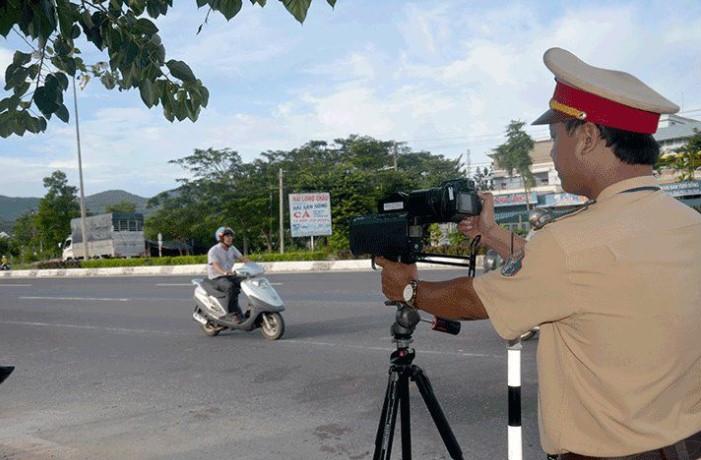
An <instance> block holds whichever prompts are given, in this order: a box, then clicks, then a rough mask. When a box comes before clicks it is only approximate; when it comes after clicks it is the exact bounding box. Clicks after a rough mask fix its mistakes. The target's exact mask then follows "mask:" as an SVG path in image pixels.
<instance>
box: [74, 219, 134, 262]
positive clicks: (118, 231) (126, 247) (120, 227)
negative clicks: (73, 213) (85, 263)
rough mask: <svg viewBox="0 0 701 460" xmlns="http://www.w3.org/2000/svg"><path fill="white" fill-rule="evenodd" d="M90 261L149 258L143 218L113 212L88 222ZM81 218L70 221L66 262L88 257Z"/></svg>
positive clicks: (86, 222) (86, 231) (87, 233)
mask: <svg viewBox="0 0 701 460" xmlns="http://www.w3.org/2000/svg"><path fill="white" fill-rule="evenodd" d="M85 233H86V235H87V238H85V240H87V243H88V258H90V259H95V258H107V257H141V256H144V255H146V240H145V239H144V216H143V214H140V213H118V212H110V213H106V214H98V215H95V216H90V217H86V218H85ZM82 235H83V232H82V231H81V225H80V218H75V219H71V234H70V236H68V238H66V241H65V242H64V243H63V245H62V247H63V260H64V261H68V260H77V259H83V258H84V257H85V252H84V250H85V249H84V243H83V240H84V239H83V237H82Z"/></svg>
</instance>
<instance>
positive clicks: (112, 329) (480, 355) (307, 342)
mask: <svg viewBox="0 0 701 460" xmlns="http://www.w3.org/2000/svg"><path fill="white" fill-rule="evenodd" d="M0 324H11V325H17V326H36V327H53V328H57V327H63V328H71V329H87V330H99V331H105V332H115V333H118V334H151V335H178V336H190V335H193V333H190V332H178V331H159V330H153V329H131V328H125V327H106V326H92V325H89V324H66V323H42V322H37V321H2V320H0ZM278 343H279V344H280V345H284V344H286V343H289V344H293V345H311V346H314V347H327V348H336V349H350V350H363V351H382V352H391V351H394V350H396V348H394V347H369V346H365V345H353V344H347V343H332V342H317V341H313V340H297V339H282V340H280V341H279V342H278ZM420 353H421V354H426V355H442V356H461V357H468V358H501V356H500V355H493V354H486V353H464V352H455V351H434V350H421V351H420Z"/></svg>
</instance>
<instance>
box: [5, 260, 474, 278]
mask: <svg viewBox="0 0 701 460" xmlns="http://www.w3.org/2000/svg"><path fill="white" fill-rule="evenodd" d="M260 264H261V265H262V266H263V267H264V268H265V271H266V273H299V272H307V273H319V272H343V271H354V272H361V271H369V270H371V267H370V259H361V260H313V261H298V262H260ZM477 267H482V256H477ZM420 268H421V269H450V268H453V269H454V268H455V267H451V266H448V265H438V264H421V266H420ZM184 275H190V276H206V275H207V265H205V264H195V265H162V266H149V267H110V268H60V269H45V270H38V269H33V270H8V271H2V272H0V279H4V278H98V277H112V276H184Z"/></svg>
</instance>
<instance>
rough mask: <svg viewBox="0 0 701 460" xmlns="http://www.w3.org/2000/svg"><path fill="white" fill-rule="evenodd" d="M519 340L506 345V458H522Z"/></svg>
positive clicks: (509, 459) (516, 459)
mask: <svg viewBox="0 0 701 460" xmlns="http://www.w3.org/2000/svg"><path fill="white" fill-rule="evenodd" d="M521 349H522V346H521V340H520V339H516V340H512V341H510V342H509V344H508V347H507V352H506V356H507V368H508V382H507V384H508V397H509V425H508V433H507V436H508V446H509V449H508V457H507V458H508V460H522V459H523V440H522V437H521Z"/></svg>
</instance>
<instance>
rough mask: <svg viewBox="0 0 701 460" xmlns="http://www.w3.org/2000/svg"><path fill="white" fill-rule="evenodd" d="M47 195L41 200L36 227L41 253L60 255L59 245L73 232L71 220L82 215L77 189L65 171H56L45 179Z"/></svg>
mask: <svg viewBox="0 0 701 460" xmlns="http://www.w3.org/2000/svg"><path fill="white" fill-rule="evenodd" d="M44 188H46V189H47V192H46V195H45V196H44V197H43V198H42V199H41V200H39V209H38V210H37V214H36V226H37V229H38V238H39V243H40V252H42V253H45V254H46V255H49V256H50V255H54V254H57V253H58V243H60V242H62V241H63V240H64V238H66V236H67V235H68V234H70V232H71V219H72V218H74V217H78V216H79V215H80V206H79V205H78V201H77V199H76V193H77V191H78V188H77V187H73V186H71V185H68V179H67V178H66V174H65V173H64V172H63V171H54V172H53V173H52V174H51V175H50V176H48V177H45V178H44Z"/></svg>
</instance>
